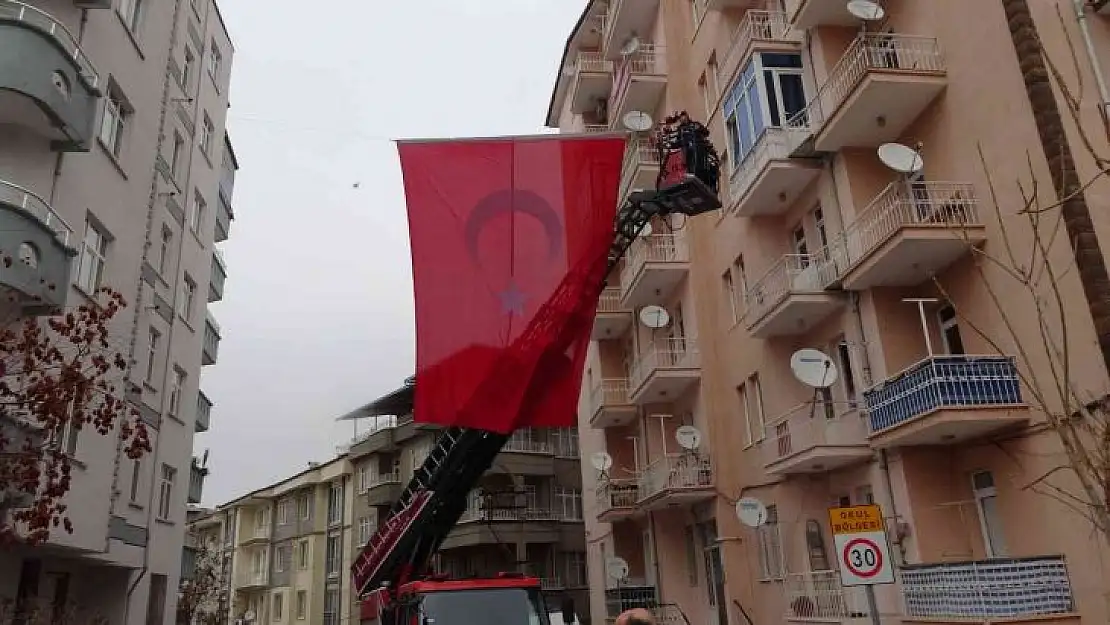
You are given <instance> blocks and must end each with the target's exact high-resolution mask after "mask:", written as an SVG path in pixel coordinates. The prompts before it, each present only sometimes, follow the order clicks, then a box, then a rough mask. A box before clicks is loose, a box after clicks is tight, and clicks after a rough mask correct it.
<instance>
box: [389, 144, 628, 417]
mask: <svg viewBox="0 0 1110 625" xmlns="http://www.w3.org/2000/svg"><path fill="white" fill-rule="evenodd" d="M624 146H625V139H624V138H623V137H620V136H597V135H591V136H563V135H549V136H544V135H541V136H534V137H505V138H498V139H460V140H448V141H439V140H432V141H401V142H398V151H399V153H400V157H401V169H402V172H403V174H404V180H405V196H406V199H407V201H408V216H409V238H410V240H411V245H412V269H413V290H414V292H415V297H416V388H415V415H414V418H415V419H416V420H417V421H419V422H423V423H436V424H440V425H445V426H459V427H467V428H477V429H483V430H489V431H494V432H500V433H509V432H511V431H512V430H514V429H516V428H520V427H526V426H538V427H569V426H573V425H575V424H576V423H577V418H576V413H577V408H578V391H579V388H580V386H581V383H582V369H583V366H584V362H585V357H586V349H587V346H588V345H589V340H590V329H591V327H592V324H593V316H594V313H595V312H596V308H597V298H598V295H599V294H600V292H601V288H602V280H603V279H604V276H605V271H606V268H605V261H606V256H607V254H608V250H609V245H610V244H611V243H612V241H613V236H614V235H613V232H614V230H613V219H614V216H615V213H616V205H617V193H618V187H619V185H620V173H621V163H622V160H623V157H624Z"/></svg>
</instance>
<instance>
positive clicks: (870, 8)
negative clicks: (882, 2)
mask: <svg viewBox="0 0 1110 625" xmlns="http://www.w3.org/2000/svg"><path fill="white" fill-rule="evenodd" d="M848 12H849V13H851V14H852V15H853V16H854V17H856V18H857V19H861V20H863V21H865V22H875V21H878V20H881V19H883V17H884V16H885V15H886V11H884V10H883V7H881V6H879V4H878V3H877V2H872V0H850V2H848Z"/></svg>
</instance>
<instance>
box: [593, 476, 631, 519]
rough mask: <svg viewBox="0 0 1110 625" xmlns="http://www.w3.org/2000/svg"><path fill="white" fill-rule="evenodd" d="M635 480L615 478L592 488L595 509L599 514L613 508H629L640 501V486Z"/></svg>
mask: <svg viewBox="0 0 1110 625" xmlns="http://www.w3.org/2000/svg"><path fill="white" fill-rule="evenodd" d="M638 482H639V481H638V480H637V479H636V478H616V479H610V480H609V481H607V482H603V483H601V484H598V485H597V487H596V488H594V495H595V496H596V497H597V509H598V510H599V511H601V512H604V511H606V510H612V509H613V508H631V507H633V506H635V505H636V502H637V501H638V500H639V499H640V495H639V492H640V486H639V483H638Z"/></svg>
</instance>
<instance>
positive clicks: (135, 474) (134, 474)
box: [130, 459, 143, 503]
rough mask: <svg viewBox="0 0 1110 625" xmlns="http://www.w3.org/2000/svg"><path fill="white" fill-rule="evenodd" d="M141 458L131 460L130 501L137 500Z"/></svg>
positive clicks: (134, 501) (140, 475)
mask: <svg viewBox="0 0 1110 625" xmlns="http://www.w3.org/2000/svg"><path fill="white" fill-rule="evenodd" d="M142 462H143V461H142V460H139V459H135V460H132V461H131V493H130V495H131V498H130V500H131V503H136V502H137V501H139V479H140V478H141V477H142V473H141V471H142V467H143V465H142Z"/></svg>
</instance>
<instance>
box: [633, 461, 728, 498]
mask: <svg viewBox="0 0 1110 625" xmlns="http://www.w3.org/2000/svg"><path fill="white" fill-rule="evenodd" d="M638 486H639V488H640V499H646V498H648V497H651V496H652V495H656V494H658V493H661V492H663V491H668V490H681V489H690V488H710V487H712V486H713V469H712V465H711V464H710V462H709V458H701V457H698V456H695V455H692V454H682V455H667V456H663V457H662V458H659V459H658V460H655V461H654V462H652V463H651V464H649V465H648V466H647V467H645V468H644V470H643V471H642V472H641V473H640V477H639V480H638Z"/></svg>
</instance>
